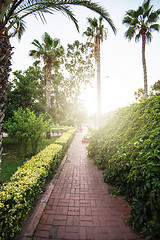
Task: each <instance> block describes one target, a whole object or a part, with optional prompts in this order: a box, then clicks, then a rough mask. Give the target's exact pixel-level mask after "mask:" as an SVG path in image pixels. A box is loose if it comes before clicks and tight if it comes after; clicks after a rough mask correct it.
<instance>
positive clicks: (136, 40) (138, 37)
mask: <svg viewBox="0 0 160 240" xmlns="http://www.w3.org/2000/svg"><path fill="white" fill-rule="evenodd" d="M140 38H141V34H140V33H138V34H137V35H136V36H135V42H139V40H140Z"/></svg>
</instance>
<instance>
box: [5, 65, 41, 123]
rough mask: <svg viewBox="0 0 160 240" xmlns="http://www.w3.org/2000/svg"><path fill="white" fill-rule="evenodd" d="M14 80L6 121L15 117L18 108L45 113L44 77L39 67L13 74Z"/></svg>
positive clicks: (8, 101) (9, 95) (10, 85)
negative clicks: (14, 113) (14, 112)
mask: <svg viewBox="0 0 160 240" xmlns="http://www.w3.org/2000/svg"><path fill="white" fill-rule="evenodd" d="M13 75H14V79H13V81H10V82H9V85H8V95H7V108H6V112H5V120H7V119H8V118H9V117H12V116H13V111H17V110H18V108H20V107H22V108H23V109H27V108H29V109H30V110H35V111H36V112H44V111H45V109H44V103H45V98H44V94H43V91H44V75H43V73H42V71H41V70H40V68H39V67H36V68H34V67H31V66H30V67H29V68H28V69H27V70H25V71H24V72H22V71H18V70H17V71H15V72H13Z"/></svg>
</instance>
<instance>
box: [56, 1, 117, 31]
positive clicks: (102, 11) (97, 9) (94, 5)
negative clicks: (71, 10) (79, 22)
mask: <svg viewBox="0 0 160 240" xmlns="http://www.w3.org/2000/svg"><path fill="white" fill-rule="evenodd" d="M60 2H63V3H64V1H60ZM65 4H69V5H78V6H84V7H86V8H88V9H90V10H92V11H94V12H96V13H98V14H100V15H101V16H102V17H103V18H104V19H105V20H106V21H107V22H108V24H109V25H110V27H111V28H112V30H113V32H114V33H115V34H116V32H117V30H116V28H115V26H114V23H113V21H112V20H111V18H110V15H109V13H108V12H107V11H106V10H105V9H104V8H103V7H101V6H100V5H99V4H98V3H95V2H92V1H90V0H66V1H65Z"/></svg>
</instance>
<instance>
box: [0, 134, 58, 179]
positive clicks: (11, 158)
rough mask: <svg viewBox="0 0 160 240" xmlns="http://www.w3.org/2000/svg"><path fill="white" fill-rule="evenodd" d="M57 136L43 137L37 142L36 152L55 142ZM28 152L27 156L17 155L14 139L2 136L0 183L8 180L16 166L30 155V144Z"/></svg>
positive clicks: (16, 145)
mask: <svg viewBox="0 0 160 240" xmlns="http://www.w3.org/2000/svg"><path fill="white" fill-rule="evenodd" d="M58 137H59V136H53V137H51V139H46V138H45V137H44V138H43V139H42V141H41V142H40V143H39V146H38V152H40V151H41V150H42V149H44V148H45V147H46V146H48V145H49V144H52V143H54V142H55V140H56V139H57V138H58ZM28 152H29V154H28V155H27V156H25V157H24V156H19V152H18V144H17V143H16V142H15V140H14V139H11V138H9V137H5V138H3V153H2V163H1V169H2V170H1V176H0V179H1V181H2V183H5V182H8V181H9V179H10V177H11V176H12V175H13V173H14V172H16V170H17V168H18V167H19V166H21V165H22V164H23V163H24V162H25V161H27V160H29V159H30V158H31V157H32V154H31V146H29V147H28Z"/></svg>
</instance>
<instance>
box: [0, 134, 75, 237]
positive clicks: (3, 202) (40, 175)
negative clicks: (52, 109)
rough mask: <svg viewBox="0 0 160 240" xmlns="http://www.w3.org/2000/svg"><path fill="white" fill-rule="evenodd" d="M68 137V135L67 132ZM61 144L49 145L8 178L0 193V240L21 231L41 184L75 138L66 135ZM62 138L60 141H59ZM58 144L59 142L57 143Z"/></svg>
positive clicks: (53, 170)
mask: <svg viewBox="0 0 160 240" xmlns="http://www.w3.org/2000/svg"><path fill="white" fill-rule="evenodd" d="M66 134H67V133H66ZM68 136H70V137H68V138H66V137H64V138H65V140H66V141H63V144H62V145H60V144H51V145H49V146H47V147H46V148H45V149H44V150H42V151H41V152H40V153H38V154H37V155H36V156H34V157H32V158H31V159H30V160H29V161H27V162H25V163H24V165H23V166H22V167H19V168H18V170H17V171H16V172H15V173H14V175H13V176H12V177H11V179H10V181H9V182H8V183H7V184H4V185H3V186H2V187H1V192H0V213H1V215H0V239H1V240H6V239H9V238H10V237H12V236H14V233H15V232H17V231H18V230H20V224H21V223H22V221H23V220H24V219H25V217H26V215H27V213H28V211H29V210H30V208H31V205H32V203H33V201H34V200H35V199H36V198H37V196H38V195H39V193H40V191H41V188H42V186H43V184H44V183H45V181H46V179H47V177H48V176H49V174H50V173H51V172H52V173H53V172H55V170H56V169H57V167H58V165H59V164H60V161H61V159H62V152H63V154H64V149H66V146H68V143H69V142H70V141H71V139H72V138H73V136H74V131H72V132H69V133H68ZM61 139H62V138H61ZM60 142H61V141H60Z"/></svg>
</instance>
